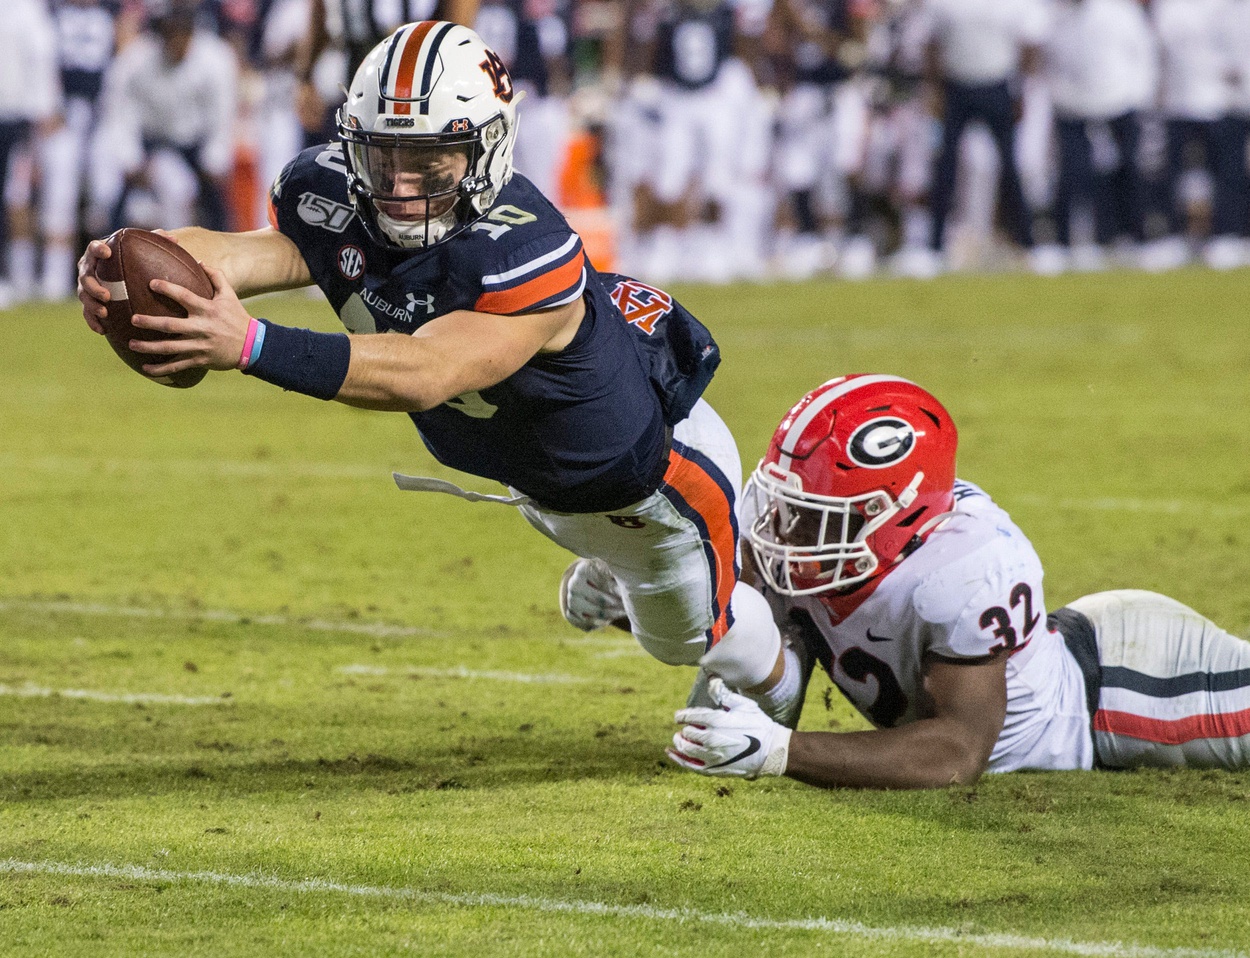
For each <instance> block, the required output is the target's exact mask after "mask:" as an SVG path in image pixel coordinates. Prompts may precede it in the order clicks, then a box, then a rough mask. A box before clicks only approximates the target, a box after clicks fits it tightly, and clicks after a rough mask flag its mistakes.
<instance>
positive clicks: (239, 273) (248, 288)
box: [78, 226, 312, 334]
mask: <svg viewBox="0 0 1250 958" xmlns="http://www.w3.org/2000/svg"><path fill="white" fill-rule="evenodd" d="M165 235H166V236H168V237H170V238H171V239H173V240H175V241H177V242H178V244H179V245H181V246H182V247H183V248H184V249H186V250H187V252H189V253H190V254H191V255H192V256H194V257H195V258H196V259H197V260H199V261H200V262H201V263H203V264H205V265H206V266H209V267H215V268H217V269H218V270H220V271H221V273H222V276H223V278H224V280H225V282H226V284H227V285H228V286H229V287H230V288H231V290H232V291H233V292H235V293H236V294H237V295H238V296H244V297H246V296H254V295H256V294H258V293H268V292H273V291H275V290H281V289H295V288H297V287H300V286H307V285H308V284H310V283H311V282H312V275H311V273H309V270H308V265H307V264H306V263H305V262H304V258H303V256H301V255H300V252H299V249H298V248H297V247H296V245H295V244H294V243H293V242H291V240H289V239H288V238H287V237H285V236H283V235H282V234H281V233H279V232H278V231H277V230H275V229H272V228H270V227H266V228H265V229H260V230H253V231H252V232H248V233H215V232H213V231H211V230H206V229H202V228H200V227H195V226H192V227H187V228H186V229H179V230H174V231H172V232H169V233H165ZM110 256H112V251H111V250H110V249H109V247H108V244H107V243H105V242H104V241H103V240H92V241H91V242H90V243H89V244H87V249H86V252H84V253H83V255H82V258H81V259H79V261H78V299H79V301H80V302H81V303H82V312H83V318H84V319H85V320H86V321H87V325H88V326H90V327H91V328H92V330H94V331H95V332H97V333H101V334H103V332H104V327H103V326H102V325H101V323H100V321H101V320H102V319H103V318H104V316H105V315H106V313H107V303H108V301H109V292H108V290H107V289H106V288H105V286H104V284H103V283H101V282H100V281H99V280H98V279H96V264H97V263H99V261H100V260H102V259H108V258H109V257H110Z"/></svg>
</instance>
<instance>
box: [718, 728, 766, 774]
mask: <svg viewBox="0 0 1250 958" xmlns="http://www.w3.org/2000/svg"><path fill="white" fill-rule="evenodd" d="M747 742H749V743H750V744H749V745H747V747H746V748H744V749H743V750H742V751H741V752H739V753H738V754H737V755H735V756H734V757H733V758H727V759H725V761H723V762H721V763H720V764H718V765H709V766H708V768H724V767H725V766H726V765H732V764H733V763H734V762H736V761H738V760H739V759H743V758H746V757H747V756H748V755H754V754H755V753H756V752H758V751H759V750H760V740H759V739H757V738H756V737H755V736H754V735H748V736H747Z"/></svg>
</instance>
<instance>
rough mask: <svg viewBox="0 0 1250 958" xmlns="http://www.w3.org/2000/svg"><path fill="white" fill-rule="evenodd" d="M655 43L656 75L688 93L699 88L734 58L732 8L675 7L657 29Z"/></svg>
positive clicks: (667, 13) (725, 4) (725, 6)
mask: <svg viewBox="0 0 1250 958" xmlns="http://www.w3.org/2000/svg"><path fill="white" fill-rule="evenodd" d="M655 44H656V46H655V50H656V53H655V56H656V62H655V75H656V76H658V77H660V78H661V79H665V80H670V81H672V82H673V83H676V84H677V85H678V86H682V87H685V88H686V89H688V90H699V89H702V88H703V87H705V86H707V85H708V84H709V83H711V82H712V81H713V80H715V79H716V75H717V74H718V73H720V68H721V65H722V64H723V63H724V62H725V61H726V60H728V59H729V58H730V57H732V56H733V53H734V13H733V8H732V7H731V6H730V5H729V4H728V3H724V2H722V3H718V4H717V5H716V6H714V7H712V8H711V9H706V8H704V7H691V6H687V5H685V4H677V5H675V6H673V7H672V8H671V9H669V10H668V11H667V12H666V14H665V16H664V17H663V19H661V21H660V23H659V25H658V26H657V29H656V35H655Z"/></svg>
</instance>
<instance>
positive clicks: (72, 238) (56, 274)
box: [39, 0, 121, 299]
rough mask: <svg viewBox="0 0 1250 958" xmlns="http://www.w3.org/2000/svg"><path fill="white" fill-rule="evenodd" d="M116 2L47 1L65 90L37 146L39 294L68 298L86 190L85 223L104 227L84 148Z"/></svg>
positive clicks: (95, 163) (97, 163) (108, 53)
mask: <svg viewBox="0 0 1250 958" xmlns="http://www.w3.org/2000/svg"><path fill="white" fill-rule="evenodd" d="M120 14H121V0H55V2H54V3H53V6H52V15H53V20H54V22H55V24H56V33H57V55H58V60H59V62H60V68H61V87H62V90H63V92H64V95H65V107H64V123H63V124H62V125H61V126H60V128H59V129H57V130H56V132H54V133H52V134H51V135H50V136H48V137H47V138H46V139H44V140H43V141H42V143H41V144H40V151H39V158H40V167H41V170H42V176H41V178H40V183H41V194H40V220H41V226H42V228H43V238H44V251H43V269H42V274H41V279H40V294H41V295H42V296H43V298H44V299H63V298H66V297H68V296H71V295H73V290H74V285H73V284H74V259H75V257H76V247H77V246H78V233H79V228H80V223H79V206H80V203H81V202H82V199H83V194H84V193H86V195H87V200H88V204H89V208H88V228H89V229H90V230H92V231H93V232H95V233H99V232H101V231H103V230H105V229H107V227H108V211H107V210H103V209H101V208H100V202H99V196H100V193H101V164H102V162H105V158H103V157H101V156H100V154H99V152H98V151H94V152H93V151H92V150H91V146H92V139H93V137H94V136H95V133H96V129H97V126H98V123H97V121H98V119H99V100H100V91H101V89H102V87H103V85H104V74H105V71H106V70H107V69H108V67H109V64H110V63H111V62H112V60H113V55H114V53H115V52H116V50H117V35H118V19H119V16H120Z"/></svg>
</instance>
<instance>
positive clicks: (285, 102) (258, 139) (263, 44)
mask: <svg viewBox="0 0 1250 958" xmlns="http://www.w3.org/2000/svg"><path fill="white" fill-rule="evenodd" d="M308 7H309V0H273V2H271V3H268V4H266V5H265V6H264V7H263V8H262V9H261V11H260V21H259V22H258V23H257V25H256V30H255V34H254V36H253V37H252V40H251V43H252V51H251V59H252V61H253V62H254V63H255V64H256V66H257V67H259V70H260V80H261V88H260V99H259V102H258V103H257V104H256V110H255V115H254V120H253V122H254V124H255V131H254V133H253V136H252V138H253V140H254V141H255V143H256V154H257V164H258V166H259V169H260V175H259V176H258V177H257V187H258V189H259V190H260V196H259V197H258V199H259V200H260V206H259V207H258V209H264V208H265V205H266V203H267V202H268V195H269V184H270V183H272V182H273V181H274V180H275V179H276V178H277V176H278V174H279V173H280V172H282V168H283V167H284V166H286V164H287V163H288V162H289V161H290V159H291V157H293V156H294V155H295V154H296V153H298V152H299V151H300V150H302V149H303V148H304V129H303V126H302V124H301V123H300V120H299V113H298V111H297V109H296V93H297V87H298V83H297V80H296V76H295V70H296V64H297V62H298V58H299V55H300V51H301V49H302V48H303V44H304V42H305V32H306V31H307V29H308Z"/></svg>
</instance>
